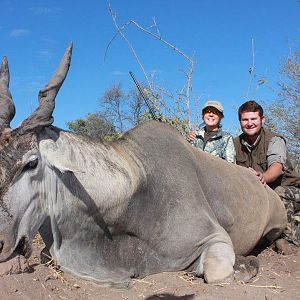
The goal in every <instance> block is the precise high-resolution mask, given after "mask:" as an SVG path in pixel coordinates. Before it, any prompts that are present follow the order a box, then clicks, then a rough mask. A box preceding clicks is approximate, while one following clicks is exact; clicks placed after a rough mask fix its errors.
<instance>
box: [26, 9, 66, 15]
mask: <svg viewBox="0 0 300 300" xmlns="http://www.w3.org/2000/svg"><path fill="white" fill-rule="evenodd" d="M29 10H30V11H31V12H32V13H33V14H34V15H50V14H51V15H55V14H57V13H59V12H60V11H61V9H59V8H49V7H31V8H29Z"/></svg>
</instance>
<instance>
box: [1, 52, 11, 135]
mask: <svg viewBox="0 0 300 300" xmlns="http://www.w3.org/2000/svg"><path fill="white" fill-rule="evenodd" d="M14 116H15V106H14V103H13V100H12V97H11V94H10V91H9V68H8V63H7V59H6V57H5V56H4V57H3V59H2V64H1V69H0V132H1V131H2V130H3V129H5V128H10V121H11V120H12V119H13V118H14Z"/></svg>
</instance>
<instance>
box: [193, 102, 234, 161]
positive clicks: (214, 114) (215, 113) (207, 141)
mask: <svg viewBox="0 0 300 300" xmlns="http://www.w3.org/2000/svg"><path fill="white" fill-rule="evenodd" d="M223 111H224V109H223V106H222V104H221V103H220V102H218V101H214V100H210V101H207V102H206V103H205V105H204V108H203V110H202V117H203V121H204V123H205V127H204V128H201V129H199V130H196V131H191V132H190V133H189V135H188V137H187V139H188V141H189V142H190V143H191V144H192V145H194V146H195V147H197V148H199V149H201V150H203V151H205V152H208V153H210V154H212V155H214V156H218V157H220V158H222V159H225V160H227V161H228V162H231V163H235V148H234V144H233V137H232V136H231V135H230V134H229V133H227V132H224V131H223V130H222V128H221V124H220V123H221V120H222V118H223V117H224V115H223Z"/></svg>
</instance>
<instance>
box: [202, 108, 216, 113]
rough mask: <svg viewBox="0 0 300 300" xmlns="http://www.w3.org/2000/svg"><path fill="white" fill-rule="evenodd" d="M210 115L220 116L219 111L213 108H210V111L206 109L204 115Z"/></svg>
mask: <svg viewBox="0 0 300 300" xmlns="http://www.w3.org/2000/svg"><path fill="white" fill-rule="evenodd" d="M210 113H213V114H214V115H219V114H220V112H219V111H218V110H217V109H211V108H208V109H205V110H204V112H203V114H204V115H205V114H210Z"/></svg>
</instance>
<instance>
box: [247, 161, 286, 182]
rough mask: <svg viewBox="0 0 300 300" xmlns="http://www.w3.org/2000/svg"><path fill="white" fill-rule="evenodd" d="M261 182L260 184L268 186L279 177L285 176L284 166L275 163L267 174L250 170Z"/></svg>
mask: <svg viewBox="0 0 300 300" xmlns="http://www.w3.org/2000/svg"><path fill="white" fill-rule="evenodd" d="M249 169H250V170H251V171H252V172H253V173H254V174H255V175H256V176H257V177H258V178H259V180H260V182H261V183H262V184H263V185H264V186H266V184H268V183H272V182H273V181H275V180H276V179H277V178H278V177H279V176H281V175H282V174H283V165H282V164H281V163H273V164H272V165H271V166H270V167H269V168H268V169H267V171H266V172H263V173H262V172H257V171H255V170H254V169H252V168H249Z"/></svg>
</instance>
